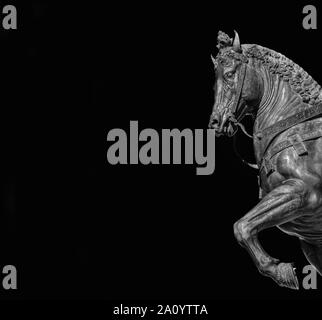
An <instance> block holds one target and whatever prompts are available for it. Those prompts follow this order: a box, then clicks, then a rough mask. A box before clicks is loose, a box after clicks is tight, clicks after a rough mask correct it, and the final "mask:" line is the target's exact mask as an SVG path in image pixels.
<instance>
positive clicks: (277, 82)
mask: <svg viewBox="0 0 322 320" xmlns="http://www.w3.org/2000/svg"><path fill="white" fill-rule="evenodd" d="M260 74H261V77H262V80H263V96H262V99H261V102H260V104H259V107H258V110H257V116H256V120H255V123H254V133H256V132H257V131H259V130H263V129H265V128H267V127H269V126H271V125H273V124H274V123H276V122H277V121H280V120H282V119H284V118H286V117H289V116H291V115H293V114H295V113H297V112H299V111H301V109H302V108H304V107H305V106H304V105H303V102H302V99H301V97H300V96H299V95H298V94H296V93H295V92H294V91H293V90H292V89H291V87H290V85H289V83H288V82H287V81H284V80H283V79H282V77H281V76H279V75H278V74H272V73H270V72H269V71H268V69H267V68H266V67H264V66H263V67H261V68H260Z"/></svg>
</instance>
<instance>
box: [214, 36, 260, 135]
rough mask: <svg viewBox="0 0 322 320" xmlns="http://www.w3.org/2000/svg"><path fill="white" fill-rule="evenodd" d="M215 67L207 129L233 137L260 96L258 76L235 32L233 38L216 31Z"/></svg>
mask: <svg viewBox="0 0 322 320" xmlns="http://www.w3.org/2000/svg"><path fill="white" fill-rule="evenodd" d="M217 41H218V44H217V48H218V49H219V52H218V54H217V56H216V58H213V57H211V58H212V61H213V64H214V68H215V75H216V78H215V86H214V91H215V102H214V106H213V110H212V114H211V117H210V122H209V128H212V129H214V130H215V133H216V135H217V136H220V135H223V134H226V135H228V136H233V135H234V134H235V133H236V131H237V128H238V126H237V124H239V121H240V120H242V118H243V117H244V116H245V115H246V114H249V113H251V112H252V111H254V108H255V106H256V105H257V104H258V102H259V101H260V98H261V86H260V84H261V79H260V75H259V74H258V72H257V71H256V69H255V68H253V67H251V66H250V65H249V64H248V61H249V60H248V58H247V57H246V55H244V54H243V48H242V45H241V44H240V40H239V36H238V33H237V32H236V31H235V37H234V40H233V39H231V38H229V36H228V35H227V34H225V33H223V32H221V31H219V33H218V38H217Z"/></svg>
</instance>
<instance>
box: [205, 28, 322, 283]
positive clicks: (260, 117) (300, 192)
mask: <svg viewBox="0 0 322 320" xmlns="http://www.w3.org/2000/svg"><path fill="white" fill-rule="evenodd" d="M217 40H218V44H217V48H218V49H219V52H218V55H217V56H216V58H213V63H214V67H215V72H216V82H215V103H214V107H213V112H212V115H211V118H210V123H209V127H210V128H213V129H214V130H215V132H216V136H220V135H223V134H226V135H228V136H233V135H234V134H235V133H236V131H237V129H238V126H242V125H241V123H240V122H241V120H242V119H243V118H244V116H245V115H249V114H251V115H252V116H253V119H254V127H253V143H254V152H255V157H256V162H257V165H258V168H259V178H260V188H261V189H262V191H263V198H262V199H261V200H260V202H259V203H258V204H257V205H256V206H255V207H254V208H253V209H252V210H251V211H250V212H248V213H247V214H246V215H245V216H244V217H243V218H241V219H240V220H239V221H237V222H236V223H235V224H234V233H235V236H236V239H237V241H238V242H239V243H240V244H241V245H242V246H243V247H244V248H246V250H247V251H248V252H249V253H250V255H251V257H252V258H253V260H254V262H255V264H256V266H257V268H258V270H259V271H260V272H261V273H262V274H263V275H266V276H269V277H271V278H272V279H273V280H274V281H276V282H277V283H278V284H279V285H280V286H285V287H288V288H292V289H298V288H299V285H298V280H297V277H296V273H295V268H294V267H293V264H292V263H284V262H280V261H279V260H278V259H275V258H272V257H270V256H269V255H268V254H267V253H266V252H265V251H264V250H263V248H262V247H261V245H260V243H259V241H258V239H257V234H258V233H259V232H260V231H262V230H264V229H266V228H270V227H274V226H277V227H278V228H280V229H281V230H282V231H284V232H286V233H287V234H290V235H293V236H297V237H298V238H299V239H300V242H301V247H302V250H303V252H304V254H305V256H306V258H307V260H308V261H309V262H310V264H312V265H313V266H314V267H315V268H316V269H317V271H318V272H319V274H320V275H322V90H321V87H320V85H319V84H318V83H317V82H316V81H314V80H313V78H312V77H311V76H310V75H309V74H308V73H307V72H305V71H304V70H303V69H302V68H301V67H300V66H298V65H297V64H295V63H294V62H292V61H291V60H290V59H288V58H286V57H285V56H283V55H282V54H280V53H277V52H275V51H273V50H271V49H267V48H264V47H262V46H259V45H254V44H243V45H241V44H240V41H239V37H238V34H237V32H235V37H234V40H233V39H231V38H229V36H228V35H226V34H225V33H223V32H221V31H219V33H218V39H217Z"/></svg>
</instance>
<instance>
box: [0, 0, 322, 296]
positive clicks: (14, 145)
mask: <svg viewBox="0 0 322 320" xmlns="http://www.w3.org/2000/svg"><path fill="white" fill-rule="evenodd" d="M306 4H312V3H306V2H303V3H301V4H296V5H295V4H292V5H290V6H287V5H286V4H285V6H282V4H281V2H280V3H279V5H278V6H275V5H273V4H268V3H267V4H266V5H264V4H260V3H259V2H258V1H257V2H256V3H252V4H251V3H249V4H245V3H244V2H243V3H242V4H235V3H234V4H233V3H231V2H219V1H212V2H211V4H210V3H208V4H207V3H197V2H193V3H191V4H187V3H185V2H182V3H180V4H179V3H176V5H174V3H172V4H165V3H162V2H149V3H144V2H140V3H137V2H135V3H131V4H130V3H122V4H120V5H119V6H116V5H115V4H113V5H112V4H110V5H106V6H102V5H99V4H98V3H96V4H95V3H94V2H88V3H86V2H84V3H82V4H80V3H75V4H74V5H72V4H70V5H69V6H67V5H66V4H64V5H63V4H53V3H52V2H51V3H49V2H48V3H47V2H45V1H29V2H28V1H26V2H25V4H24V5H17V9H18V30H16V31H4V30H1V31H0V41H1V50H0V56H1V60H0V63H1V74H0V79H1V86H0V97H1V100H0V102H1V106H2V107H1V110H2V116H1V132H2V137H3V139H1V140H2V141H3V142H2V152H1V154H2V159H3V160H4V162H3V164H2V170H1V186H2V208H3V209H4V210H2V213H1V221H2V222H1V230H2V231H1V234H0V240H1V243H0V245H1V250H2V251H1V252H2V254H1V261H0V266H4V265H6V264H14V265H16V266H17V269H18V286H19V290H18V291H15V292H5V291H0V293H1V294H0V296H1V297H5V298H7V297H9V298H13V299H16V298H19V299H20V298H107V299H123V300H122V301H125V300H126V299H160V300H161V299H189V301H197V300H198V301H200V299H205V300H215V299H221V298H236V299H237V298H238V299H245V298H316V297H320V296H321V293H320V290H315V291H314V290H311V291H307V290H304V289H300V291H298V292H295V291H292V290H289V289H286V288H280V287H278V286H277V285H276V284H275V283H274V282H273V281H272V280H271V279H269V278H265V277H263V276H261V275H260V274H259V273H258V271H257V270H256V268H255V266H254V265H253V262H252V260H251V258H250V256H249V255H248V254H247V253H246V251H245V250H244V249H242V248H241V247H240V246H239V245H238V244H237V242H236V240H235V238H234V235H233V223H234V222H235V221H237V220H238V219H240V218H241V217H242V216H243V215H244V214H246V213H247V211H249V210H250V209H251V208H252V207H253V206H254V205H255V204H256V203H257V201H258V186H257V176H256V172H255V171H254V170H252V169H251V168H248V167H247V166H245V165H244V164H242V163H241V162H240V161H239V159H238V158H237V157H236V155H235V154H234V152H233V148H232V141H231V140H230V139H228V138H225V137H224V138H220V139H219V140H218V139H217V140H216V169H215V172H214V174H213V175H209V176H197V175H196V173H195V166H194V165H189V166H188V165H172V166H171V165H155V166H153V165H150V166H143V165H128V166H121V165H119V166H111V165H109V164H108V163H107V160H106V152H107V148H108V146H109V144H108V143H107V141H106V136H107V133H108V131H109V130H111V129H113V128H123V129H124V130H127V132H128V131H129V125H130V120H138V121H139V129H141V130H142V129H144V128H154V129H156V130H158V132H161V129H162V128H170V129H171V128H178V129H180V130H182V129H184V128H191V129H194V128H204V129H206V128H207V125H208V121H209V117H210V113H211V110H212V105H213V100H214V96H213V89H212V88H213V83H214V73H213V66H212V62H211V59H210V54H213V55H216V53H217V50H216V37H217V33H218V31H219V30H222V31H224V32H226V33H228V34H229V35H230V36H233V30H234V29H235V30H237V31H238V33H239V36H240V39H241V42H242V43H256V44H260V45H262V46H265V47H268V48H272V49H274V50H276V51H277V52H281V53H283V54H285V55H286V56H287V57H289V58H291V59H292V60H293V61H295V62H296V63H298V64H299V65H300V66H302V67H303V68H304V69H305V70H306V71H307V72H309V73H310V74H311V75H312V76H313V78H315V79H316V80H317V81H318V82H319V83H322V78H321V73H320V65H321V62H320V56H321V54H320V50H319V42H320V39H321V29H320V25H319V17H320V16H319V14H321V15H322V7H321V6H319V5H317V6H316V8H317V11H318V29H317V30H304V29H303V27H302V19H303V17H304V15H303V14H302V9H303V6H304V5H306ZM320 11H321V12H320ZM238 148H239V151H240V153H241V154H242V155H243V157H245V158H246V159H247V160H250V161H251V160H253V157H252V143H251V141H249V139H248V138H247V137H244V136H242V135H240V134H239V135H238ZM260 240H261V241H262V244H263V247H264V248H265V249H266V251H268V253H270V254H271V255H272V256H274V257H277V258H280V259H281V260H283V261H285V262H289V261H294V262H295V263H296V265H297V273H298V277H299V280H300V282H301V281H302V278H303V275H302V273H301V271H302V268H303V266H304V265H306V264H307V262H306V260H305V258H304V257H303V254H302V252H301V250H300V247H299V242H298V240H297V239H296V238H292V237H290V236H287V235H286V234H283V233H282V232H281V231H279V230H278V229H277V228H274V229H270V230H266V231H264V232H262V233H261V234H260ZM320 282H321V281H320V279H318V287H319V285H320V284H321V283H320Z"/></svg>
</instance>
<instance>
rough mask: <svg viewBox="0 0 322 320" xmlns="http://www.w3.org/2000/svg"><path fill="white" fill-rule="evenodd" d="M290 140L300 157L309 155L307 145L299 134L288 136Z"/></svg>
mask: <svg viewBox="0 0 322 320" xmlns="http://www.w3.org/2000/svg"><path fill="white" fill-rule="evenodd" d="M288 139H289V141H290V143H291V144H292V146H293V148H294V149H295V151H296V153H297V155H298V156H303V155H305V154H307V153H308V152H307V149H306V147H305V144H304V142H303V139H302V138H301V136H300V135H299V134H298V133H296V134H293V135H291V136H288Z"/></svg>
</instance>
